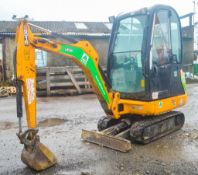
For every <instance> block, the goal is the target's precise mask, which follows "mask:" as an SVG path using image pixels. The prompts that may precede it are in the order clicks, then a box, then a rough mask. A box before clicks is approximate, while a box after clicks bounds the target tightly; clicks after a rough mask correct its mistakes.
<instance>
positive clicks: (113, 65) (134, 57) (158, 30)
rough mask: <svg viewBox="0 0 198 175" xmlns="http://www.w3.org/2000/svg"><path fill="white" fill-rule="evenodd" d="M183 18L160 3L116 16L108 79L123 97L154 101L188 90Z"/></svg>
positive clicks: (114, 89)
mask: <svg viewBox="0 0 198 175" xmlns="http://www.w3.org/2000/svg"><path fill="white" fill-rule="evenodd" d="M180 26H181V25H180V19H179V17H178V15H177V13H176V11H175V10H174V9H173V8H171V7H170V6H164V5H156V6H154V7H151V8H148V9H147V8H144V9H141V10H139V11H136V12H132V13H126V14H122V15H120V16H118V17H116V18H115V20H114V23H113V29H112V35H111V40H110V47H109V54H108V68H107V70H108V79H109V81H110V84H111V88H112V90H113V91H118V92H120V95H121V98H123V99H132V100H141V101H152V100H157V99H164V98H168V97H173V96H177V95H181V94H184V93H185V92H184V88H183V85H182V81H181V76H180V75H181V66H182V65H181V61H182V42H181V27H180Z"/></svg>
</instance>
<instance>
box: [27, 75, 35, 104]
mask: <svg viewBox="0 0 198 175" xmlns="http://www.w3.org/2000/svg"><path fill="white" fill-rule="evenodd" d="M26 84H27V92H28V104H31V103H32V102H33V101H34V99H35V90H34V79H33V78H28V79H26Z"/></svg>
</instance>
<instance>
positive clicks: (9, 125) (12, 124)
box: [0, 121, 17, 130]
mask: <svg viewBox="0 0 198 175" xmlns="http://www.w3.org/2000/svg"><path fill="white" fill-rule="evenodd" d="M16 127H17V123H15V122H7V121H5V122H0V130H6V129H11V128H16Z"/></svg>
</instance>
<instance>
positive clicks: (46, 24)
mask: <svg viewBox="0 0 198 175" xmlns="http://www.w3.org/2000/svg"><path fill="white" fill-rule="evenodd" d="M30 23H32V24H34V25H37V26H40V27H43V28H45V29H48V30H51V31H53V32H57V33H62V34H64V35H88V36H89V35H90V36H106V35H107V36H109V35H110V32H111V29H110V27H109V26H111V24H110V23H108V22H69V21H30ZM17 24H18V22H17V21H0V35H1V36H2V35H4V36H5V35H7V36H9V35H15V31H16V27H17ZM32 30H33V32H37V31H36V30H35V29H34V28H33V29H32Z"/></svg>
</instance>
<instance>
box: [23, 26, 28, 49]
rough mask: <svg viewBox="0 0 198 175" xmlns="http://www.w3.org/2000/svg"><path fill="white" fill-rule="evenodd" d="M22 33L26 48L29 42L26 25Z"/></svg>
mask: <svg viewBox="0 0 198 175" xmlns="http://www.w3.org/2000/svg"><path fill="white" fill-rule="evenodd" d="M23 32H24V43H25V46H28V44H29V42H28V29H27V26H26V25H25V26H24V28H23Z"/></svg>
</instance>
